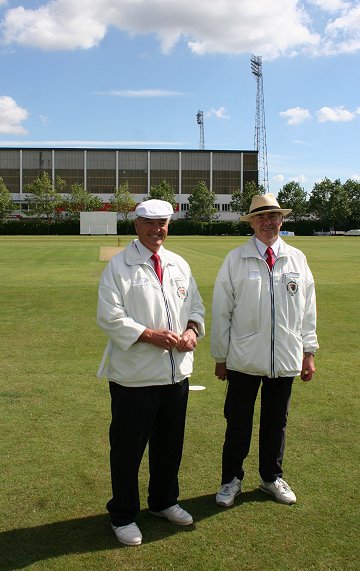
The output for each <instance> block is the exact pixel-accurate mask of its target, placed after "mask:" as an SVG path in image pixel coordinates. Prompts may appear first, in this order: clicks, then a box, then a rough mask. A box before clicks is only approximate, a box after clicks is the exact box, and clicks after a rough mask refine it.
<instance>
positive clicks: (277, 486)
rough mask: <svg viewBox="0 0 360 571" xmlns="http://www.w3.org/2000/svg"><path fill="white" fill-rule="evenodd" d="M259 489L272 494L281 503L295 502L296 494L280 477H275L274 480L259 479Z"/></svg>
mask: <svg viewBox="0 0 360 571" xmlns="http://www.w3.org/2000/svg"><path fill="white" fill-rule="evenodd" d="M260 490H262V491H263V492H265V493H266V494H270V496H273V497H274V498H275V499H276V500H277V501H278V502H281V503H283V504H295V503H296V496H295V494H294V492H293V491H292V489H291V488H290V486H289V485H288V484H287V483H286V482H285V480H283V479H282V478H276V480H275V482H264V480H263V479H262V478H261V479H260Z"/></svg>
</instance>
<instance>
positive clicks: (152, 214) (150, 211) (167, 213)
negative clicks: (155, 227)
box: [135, 198, 174, 218]
mask: <svg viewBox="0 0 360 571" xmlns="http://www.w3.org/2000/svg"><path fill="white" fill-rule="evenodd" d="M173 214H174V210H173V207H172V206H171V204H170V202H167V201H166V200H157V199H156V198H152V199H150V200H144V202H140V204H138V205H137V207H136V208H135V216H136V217H137V218H139V216H140V217H141V218H171V216H172V215H173Z"/></svg>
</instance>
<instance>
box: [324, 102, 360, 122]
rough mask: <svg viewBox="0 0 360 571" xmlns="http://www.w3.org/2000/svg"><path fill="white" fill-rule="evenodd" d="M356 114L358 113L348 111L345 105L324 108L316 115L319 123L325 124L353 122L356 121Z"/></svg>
mask: <svg viewBox="0 0 360 571" xmlns="http://www.w3.org/2000/svg"><path fill="white" fill-rule="evenodd" d="M356 114H357V111H356V112H353V111H348V110H347V109H345V107H344V106H343V105H340V106H339V107H322V108H321V109H319V111H318V112H317V113H316V115H317V119H318V121H319V123H325V122H327V121H331V122H333V123H340V122H346V121H352V120H353V119H355V116H356Z"/></svg>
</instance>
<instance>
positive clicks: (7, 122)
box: [0, 95, 28, 135]
mask: <svg viewBox="0 0 360 571" xmlns="http://www.w3.org/2000/svg"><path fill="white" fill-rule="evenodd" d="M27 117H28V112H27V111H26V109H23V108H22V107H19V105H18V104H17V103H16V101H15V100H14V99H13V98H12V97H9V96H8V95H2V96H0V133H5V134H7V135H26V134H27V130H26V129H25V128H24V127H23V126H22V125H21V123H22V121H25V119H27Z"/></svg>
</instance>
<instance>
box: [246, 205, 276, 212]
mask: <svg viewBox="0 0 360 571" xmlns="http://www.w3.org/2000/svg"><path fill="white" fill-rule="evenodd" d="M260 210H281V208H280V206H259V208H254V210H250V212H249V214H254V212H260Z"/></svg>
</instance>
